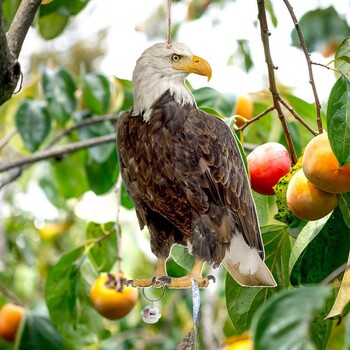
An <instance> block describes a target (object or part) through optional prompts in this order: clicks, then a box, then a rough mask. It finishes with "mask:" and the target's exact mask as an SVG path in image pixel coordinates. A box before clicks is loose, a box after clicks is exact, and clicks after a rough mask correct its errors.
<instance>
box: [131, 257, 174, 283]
mask: <svg viewBox="0 0 350 350" xmlns="http://www.w3.org/2000/svg"><path fill="white" fill-rule="evenodd" d="M166 275H167V272H166V259H164V258H158V260H157V267H156V270H155V271H154V273H153V276H152V277H151V278H145V279H133V280H128V281H126V282H125V285H127V286H131V287H142V288H145V287H152V286H153V287H161V286H162V284H161V283H160V282H158V280H159V278H161V277H164V276H166Z"/></svg>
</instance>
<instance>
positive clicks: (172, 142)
mask: <svg viewBox="0 0 350 350" xmlns="http://www.w3.org/2000/svg"><path fill="white" fill-rule="evenodd" d="M150 121H151V122H146V121H144V120H143V118H142V115H138V116H133V115H132V111H129V112H126V113H124V114H123V115H122V116H121V117H120V120H119V122H118V135H117V144H118V152H119V160H120V165H121V172H122V177H123V181H124V183H125V185H126V188H127V190H128V192H129V195H130V197H131V199H132V200H133V202H134V203H135V208H136V212H137V216H138V219H139V223H140V226H141V228H143V227H144V226H145V225H146V226H148V228H149V231H150V235H151V249H152V251H153V253H154V254H155V255H156V256H157V257H162V258H167V257H168V256H169V253H170V249H171V246H172V245H173V244H175V243H177V244H182V245H187V244H190V245H191V246H192V255H194V257H196V258H199V259H201V260H204V261H207V262H208V263H209V264H211V265H213V266H214V267H217V266H219V265H220V264H221V262H222V261H223V259H224V257H225V254H226V252H227V250H228V249H229V248H230V243H231V239H232V237H233V236H234V235H239V234H241V235H242V236H243V238H244V241H245V242H246V243H247V244H248V246H249V247H251V248H256V250H257V251H258V253H259V255H260V257H261V259H262V260H263V258H264V256H263V255H264V249H263V245H262V241H261V235H260V231H259V226H258V220H257V215H256V210H255V206H254V202H253V199H252V195H251V192H250V187H249V183H248V178H247V176H246V173H245V169H244V165H243V161H242V158H241V155H240V153H239V149H238V146H237V144H236V141H235V139H234V137H233V135H232V133H231V131H230V129H229V128H228V126H227V125H226V124H225V123H224V122H223V121H222V120H220V119H218V118H216V117H214V116H211V115H209V114H206V113H204V112H203V111H200V110H198V109H197V108H196V107H195V106H191V105H186V104H185V105H183V106H180V105H179V104H178V103H177V102H175V101H174V99H173V97H172V96H170V93H169V92H168V91H167V92H165V93H164V94H163V95H162V96H161V97H160V98H159V99H158V100H157V101H156V102H155V103H154V105H153V107H152V112H151V117H150Z"/></svg>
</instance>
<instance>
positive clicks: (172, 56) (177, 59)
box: [170, 53, 181, 62]
mask: <svg viewBox="0 0 350 350" xmlns="http://www.w3.org/2000/svg"><path fill="white" fill-rule="evenodd" d="M170 59H171V60H172V61H173V62H178V61H180V59H181V56H180V55H177V54H176V53H174V54H173V55H171V57H170Z"/></svg>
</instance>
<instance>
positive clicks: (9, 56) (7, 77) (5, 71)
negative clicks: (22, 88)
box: [0, 0, 41, 106]
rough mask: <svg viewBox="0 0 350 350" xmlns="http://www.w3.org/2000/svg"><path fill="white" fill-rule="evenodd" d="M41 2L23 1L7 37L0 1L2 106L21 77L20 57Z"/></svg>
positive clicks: (0, 100)
mask: <svg viewBox="0 0 350 350" xmlns="http://www.w3.org/2000/svg"><path fill="white" fill-rule="evenodd" d="M40 4H41V0H22V2H21V4H20V6H19V8H18V10H17V13H16V15H15V17H14V19H13V21H12V23H11V26H10V29H9V32H8V35H7V36H6V33H5V29H4V23H3V11H2V0H0V106H1V105H2V104H4V103H5V102H6V101H7V100H9V99H10V98H11V96H12V94H13V92H14V91H15V88H16V86H17V83H18V80H19V78H20V76H21V66H20V64H19V62H18V56H19V54H20V52H21V49H22V45H23V41H24V39H25V37H26V35H27V32H28V30H29V27H30V25H31V23H32V22H33V19H34V16H35V14H36V12H37V10H38V8H39V6H40Z"/></svg>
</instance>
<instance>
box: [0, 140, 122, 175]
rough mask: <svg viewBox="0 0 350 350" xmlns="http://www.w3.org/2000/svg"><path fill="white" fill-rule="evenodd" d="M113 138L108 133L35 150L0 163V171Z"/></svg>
mask: <svg viewBox="0 0 350 350" xmlns="http://www.w3.org/2000/svg"><path fill="white" fill-rule="evenodd" d="M115 138H116V135H115V134H109V135H104V136H100V137H95V138H92V139H88V140H86V141H79V142H73V143H69V144H67V145H65V146H62V147H58V148H55V149H47V150H44V151H41V152H36V153H34V154H32V155H30V156H26V157H21V158H19V159H16V160H14V161H11V162H8V163H5V164H0V172H4V171H7V170H10V169H14V168H17V167H21V166H23V165H27V164H33V163H36V162H39V161H42V160H46V159H49V158H56V157H62V156H65V155H67V154H70V153H74V152H77V151H79V150H81V149H84V148H91V147H94V146H99V145H102V144H105V143H108V142H112V141H113V142H115Z"/></svg>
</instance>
